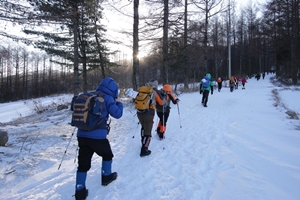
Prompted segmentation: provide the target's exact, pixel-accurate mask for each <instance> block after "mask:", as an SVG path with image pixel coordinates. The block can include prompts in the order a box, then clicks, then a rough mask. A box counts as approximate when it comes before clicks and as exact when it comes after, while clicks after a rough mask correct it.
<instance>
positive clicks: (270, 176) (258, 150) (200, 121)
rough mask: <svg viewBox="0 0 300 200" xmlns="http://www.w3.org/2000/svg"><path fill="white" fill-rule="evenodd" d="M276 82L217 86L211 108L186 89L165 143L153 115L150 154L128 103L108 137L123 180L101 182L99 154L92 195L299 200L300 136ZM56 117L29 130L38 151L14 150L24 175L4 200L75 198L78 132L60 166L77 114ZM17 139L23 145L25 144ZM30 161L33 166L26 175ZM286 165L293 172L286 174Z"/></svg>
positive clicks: (131, 199)
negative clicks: (277, 103) (278, 99)
mask: <svg viewBox="0 0 300 200" xmlns="http://www.w3.org/2000/svg"><path fill="white" fill-rule="evenodd" d="M266 88H267V89H266ZM272 88H274V86H272V84H271V83H270V82H269V80H267V79H265V80H259V81H256V80H255V79H251V80H249V83H247V84H246V90H242V89H241V87H239V89H238V90H236V91H234V92H232V93H231V92H230V91H229V88H223V89H222V91H221V92H218V91H217V90H215V91H214V94H213V95H210V96H209V102H208V107H207V108H204V107H203V106H202V105H201V97H202V96H201V95H200V94H199V93H198V92H195V93H185V94H181V95H180V96H179V99H180V104H179V109H180V115H179V114H178V110H177V106H176V105H172V109H171V113H170V117H169V119H168V123H167V131H166V134H165V136H166V138H165V139H164V140H162V141H160V140H159V139H158V137H157V135H156V134H155V129H156V126H157V122H158V119H157V117H155V118H154V125H153V130H152V134H153V137H152V141H151V144H150V147H149V149H150V150H151V151H152V154H151V155H150V156H147V157H143V158H141V157H140V156H139V153H140V148H141V141H140V139H141V138H140V128H141V127H140V125H139V124H138V119H137V116H136V114H135V110H134V108H133V106H132V105H126V106H125V109H124V116H123V117H122V118H121V119H119V120H116V119H112V122H111V133H110V135H109V136H108V137H109V140H110V142H111V146H112V150H113V152H114V155H115V157H114V160H113V171H117V172H118V178H117V180H116V181H114V182H113V183H112V184H110V185H108V186H107V187H103V186H101V158H99V157H98V156H96V155H95V156H94V157H93V161H92V162H93V163H92V167H91V169H90V171H89V172H88V176H87V182H86V185H87V188H88V189H89V196H88V198H87V199H94V200H98V199H110V200H119V199H122V200H136V199H145V200H152V199H168V200H182V199H193V200H196V199H197V200H208V199H212V200H221V199H222V200H223V199H231V200H240V199H262V200H265V199H293V200H294V199H295V196H290V194H295V191H297V190H298V189H299V188H298V185H299V184H298V183H299V182H300V181H299V177H300V174H299V166H300V163H299V162H300V161H299V159H294V162H292V163H291V162H290V161H291V160H293V159H291V158H297V155H298V156H299V155H300V150H299V148H298V144H297V141H299V140H300V136H299V134H295V133H296V131H297V130H294V129H293V128H292V126H291V124H289V123H287V122H286V120H285V119H286V115H285V113H284V112H280V110H278V109H276V108H275V107H274V106H273V103H274V100H273V97H272ZM266 99H267V100H266ZM261 108H264V109H261ZM262 110H263V112H262ZM265 117H274V119H270V120H268V121H269V123H266V120H263V121H264V123H266V124H261V121H262V120H260V119H264V118H265ZM49 118H50V120H52V121H53V126H50V127H49V128H47V129H45V130H39V129H38V127H35V126H30V125H26V126H27V127H24V128H22V130H24V131H26V130H27V131H28V134H29V133H30V134H31V135H32V136H34V137H36V136H35V135H37V134H39V135H40V136H38V137H37V138H38V139H37V141H35V142H34V143H36V144H34V143H33V144H34V145H33V149H32V153H27V151H25V150H24V151H22V152H21V153H20V154H21V155H20V156H18V153H19V152H15V153H14V154H13V155H14V156H15V158H16V159H19V160H17V161H16V163H13V162H14V161H13V159H12V161H11V162H10V165H12V166H10V167H12V168H13V165H16V166H17V165H18V164H19V165H21V167H20V169H17V170H16V173H18V176H14V178H16V177H17V178H19V179H20V182H19V183H18V184H15V185H13V184H12V183H15V181H12V180H10V179H9V176H7V177H6V178H4V179H3V180H4V181H3V182H2V183H3V185H6V186H5V189H4V188H0V193H1V194H4V196H0V199H6V200H7V199H9V200H16V199H22V200H23V199H39V200H43V199H51V200H52V199H53V200H54V199H56V200H57V199H61V200H68V199H74V197H72V194H74V187H75V186H74V185H75V173H76V168H77V164H76V163H75V164H74V160H75V158H76V148H77V140H76V134H75V135H74V136H73V138H72V139H71V140H70V141H71V142H70V146H69V148H68V151H67V153H66V155H65V158H64V160H63V163H62V165H61V168H60V170H57V168H58V166H59V164H60V162H61V159H62V156H63V153H64V151H65V148H66V145H67V144H68V142H69V139H70V137H71V133H72V131H73V130H74V128H73V127H70V125H67V123H68V122H69V119H70V113H66V114H64V117H62V116H60V117H59V122H58V123H57V121H58V120H57V118H58V117H55V116H51V117H49ZM278 118H279V119H282V121H280V120H278ZM48 120H49V119H48ZM273 121H274V122H275V123H273ZM37 126H38V125H37ZM180 126H181V127H182V128H181V127H180ZM282 126H284V128H283V127H282ZM30 127H33V128H31V129H30ZM280 130H289V131H288V132H287V133H281V132H280ZM38 131H40V132H38ZM14 132H15V133H14ZM14 132H12V135H14V134H15V135H17V134H19V133H18V129H17V128H16V129H15V130H14ZM37 132H38V133H37ZM62 135H66V136H67V137H65V136H64V137H62ZM43 136H45V138H43ZM49 136H50V137H49ZM274 136H276V137H274ZM285 136H287V137H285ZM34 137H31V139H32V140H33V139H34ZM16 138H18V137H17V136H16ZM278 138H280V140H279V139H278ZM38 143H39V145H37V144H38ZM40 143H44V144H45V149H39V147H41V145H40ZM17 145H19V147H17V148H16V151H18V150H19V149H20V146H21V145H22V142H19V143H18V144H17ZM25 145H26V144H25ZM27 146H28V147H26V146H24V148H27V150H28V148H31V146H32V142H31V143H28V144H27ZM35 147H36V148H35ZM291 152H293V154H291ZM27 154H28V155H27ZM285 158H286V159H285ZM24 163H25V164H27V165H28V167H29V168H28V171H25V170H24V176H22V175H21V173H22V171H21V170H22V166H23V167H24V165H25V164H24ZM49 163H50V164H49ZM51 163H52V164H51ZM265 166H267V167H265ZM8 167H9V166H8ZM25 167H26V166H25ZM30 169H31V170H32V171H29V170H30ZM6 171H7V170H6ZM280 171H281V172H284V173H283V174H285V175H286V174H289V175H290V176H286V177H283V176H282V175H281V174H280V173H278V172H280ZM289 171H292V172H293V173H289ZM299 196H300V195H299Z"/></svg>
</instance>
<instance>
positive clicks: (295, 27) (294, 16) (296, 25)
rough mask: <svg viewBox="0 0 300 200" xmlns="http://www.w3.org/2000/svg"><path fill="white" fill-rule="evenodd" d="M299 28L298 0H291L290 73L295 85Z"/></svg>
mask: <svg viewBox="0 0 300 200" xmlns="http://www.w3.org/2000/svg"><path fill="white" fill-rule="evenodd" d="M299 29H300V27H299V0H292V44H291V68H292V69H291V75H292V82H293V84H295V85H296V84H297V83H298V76H297V75H298V72H299V71H298V69H299V53H298V52H299V50H300V49H299Z"/></svg>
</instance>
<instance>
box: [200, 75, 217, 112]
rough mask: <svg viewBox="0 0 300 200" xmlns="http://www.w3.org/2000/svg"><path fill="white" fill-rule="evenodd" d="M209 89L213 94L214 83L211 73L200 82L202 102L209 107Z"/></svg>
mask: <svg viewBox="0 0 300 200" xmlns="http://www.w3.org/2000/svg"><path fill="white" fill-rule="evenodd" d="M209 91H211V92H210V93H211V95H212V94H213V92H214V83H213V81H211V75H210V74H209V73H207V74H206V75H205V77H204V78H203V79H202V80H201V82H200V94H202V93H203V95H202V104H203V106H204V107H207V102H208V96H209Z"/></svg>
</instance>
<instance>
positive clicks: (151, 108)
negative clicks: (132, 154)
mask: <svg viewBox="0 0 300 200" xmlns="http://www.w3.org/2000/svg"><path fill="white" fill-rule="evenodd" d="M157 87H158V82H157V80H151V81H150V82H148V83H146V86H142V87H140V88H139V89H138V92H139V94H142V93H144V92H143V91H142V90H143V89H145V90H147V91H149V92H147V93H146V92H145V96H146V97H145V99H146V100H147V102H146V103H145V102H141V103H140V102H138V101H139V97H138V96H139V95H138V96H137V97H136V99H135V104H136V109H137V117H138V119H139V123H140V124H141V126H142V127H141V142H142V148H141V153H140V156H141V157H143V156H148V155H150V154H151V151H150V150H149V149H148V147H149V145H150V141H151V137H152V135H151V132H152V127H153V118H154V115H155V109H156V98H158V97H157V96H158V95H157ZM141 96H142V95H141ZM143 99H144V98H143V97H141V100H143ZM142 106H146V107H142Z"/></svg>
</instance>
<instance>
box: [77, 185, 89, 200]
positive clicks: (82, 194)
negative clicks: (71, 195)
mask: <svg viewBox="0 0 300 200" xmlns="http://www.w3.org/2000/svg"><path fill="white" fill-rule="evenodd" d="M88 194H89V191H88V190H87V189H86V188H85V187H84V188H82V189H81V190H77V191H76V192H75V199H76V200H85V199H86V197H87V196H88Z"/></svg>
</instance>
